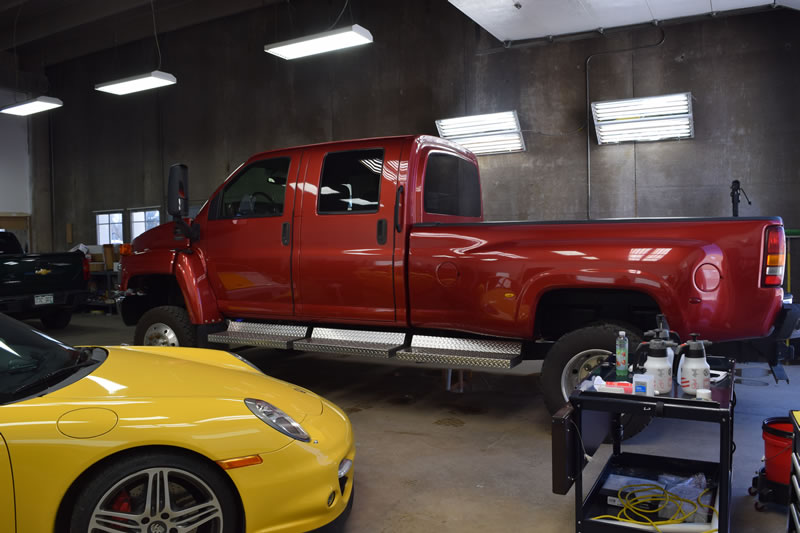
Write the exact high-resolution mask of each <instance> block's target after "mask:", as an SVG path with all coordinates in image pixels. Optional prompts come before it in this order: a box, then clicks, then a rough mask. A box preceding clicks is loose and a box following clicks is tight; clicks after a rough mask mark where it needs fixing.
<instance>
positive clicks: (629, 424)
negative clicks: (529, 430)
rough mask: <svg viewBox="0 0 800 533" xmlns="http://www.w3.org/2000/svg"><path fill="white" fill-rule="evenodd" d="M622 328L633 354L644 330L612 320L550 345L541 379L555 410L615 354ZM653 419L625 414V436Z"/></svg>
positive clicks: (549, 401) (552, 408)
mask: <svg viewBox="0 0 800 533" xmlns="http://www.w3.org/2000/svg"><path fill="white" fill-rule="evenodd" d="M620 331H624V332H625V334H626V336H627V337H628V346H629V352H630V353H631V354H633V353H634V352H635V350H636V347H637V346H638V345H639V343H640V342H641V338H642V336H641V333H640V332H638V331H636V330H634V329H633V328H632V327H631V326H625V325H620V324H612V323H602V324H596V325H592V326H587V327H585V328H581V329H576V330H575V331H571V332H569V333H566V334H565V335H563V336H562V337H561V338H560V339H558V341H556V343H555V344H554V345H553V347H552V348H550V351H549V352H548V353H547V357H545V360H544V363H543V364H542V376H541V379H542V392H543V394H544V401H545V404H546V405H547V409H548V410H549V411H550V412H551V413H555V412H556V411H558V410H559V409H560V408H561V407H563V406H564V404H565V403H566V402H567V401H568V400H569V395H570V394H571V393H572V391H573V390H574V389H575V388H576V387H577V386H578V385H579V384H580V382H581V381H583V379H584V378H585V377H587V376H588V375H589V374H591V372H592V370H594V369H595V368H597V367H598V366H599V365H601V364H602V363H603V362H604V361H606V359H608V357H609V356H611V355H612V354H613V351H614V349H615V342H616V338H617V336H618V335H619V332H620ZM650 420H651V418H650V417H647V416H625V415H623V417H622V424H623V426H624V430H623V437H624V438H629V437H632V436H633V435H636V434H637V433H639V432H640V431H641V430H643V429H644V428H645V427H647V425H648V424H649V423H650Z"/></svg>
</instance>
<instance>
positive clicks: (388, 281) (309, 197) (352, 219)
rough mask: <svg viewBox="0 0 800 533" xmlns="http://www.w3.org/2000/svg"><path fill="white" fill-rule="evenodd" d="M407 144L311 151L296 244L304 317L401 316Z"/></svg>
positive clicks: (369, 318) (381, 318)
mask: <svg viewBox="0 0 800 533" xmlns="http://www.w3.org/2000/svg"><path fill="white" fill-rule="evenodd" d="M400 148H401V143H400V142H397V141H386V140H384V141H382V142H381V141H375V142H374V143H370V142H364V141H360V142H358V143H352V144H350V145H348V144H342V145H337V146H336V147H335V148H329V150H328V151H324V150H321V149H320V150H312V151H309V159H308V165H307V168H306V171H305V183H304V187H303V206H302V220H301V221H300V229H299V234H300V237H299V247H298V248H297V250H298V252H297V254H298V255H297V276H296V283H297V289H298V297H297V303H298V306H297V313H298V315H299V316H303V317H309V318H321V319H328V320H336V321H341V322H347V321H348V320H352V321H355V322H364V321H372V322H384V323H394V322H395V319H396V317H395V295H394V283H393V275H394V270H393V258H392V255H393V253H392V252H393V250H394V239H395V235H396V233H395V231H394V229H393V228H394V218H393V217H394V205H395V201H396V198H395V196H396V194H395V193H396V190H397V173H398V165H399V158H400ZM399 260H402V258H399Z"/></svg>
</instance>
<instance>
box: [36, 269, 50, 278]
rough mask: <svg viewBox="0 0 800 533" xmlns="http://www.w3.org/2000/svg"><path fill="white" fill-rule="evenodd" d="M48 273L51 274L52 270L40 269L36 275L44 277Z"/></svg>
mask: <svg viewBox="0 0 800 533" xmlns="http://www.w3.org/2000/svg"><path fill="white" fill-rule="evenodd" d="M50 272H52V270H48V269H46V268H40V269H39V270H37V271H36V274H38V275H39V276H46V275H48V274H49V273H50Z"/></svg>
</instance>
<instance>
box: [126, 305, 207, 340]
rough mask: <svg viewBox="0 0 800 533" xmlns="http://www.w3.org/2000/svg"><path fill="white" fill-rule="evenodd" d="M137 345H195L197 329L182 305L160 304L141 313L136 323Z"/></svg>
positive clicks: (134, 338)
mask: <svg viewBox="0 0 800 533" xmlns="http://www.w3.org/2000/svg"><path fill="white" fill-rule="evenodd" d="M133 343H134V344H135V345H137V346H197V331H196V328H195V326H194V324H192V323H191V321H189V313H187V312H186V309H184V308H183V307H177V306H174V305H162V306H161V307H154V308H153V309H150V310H149V311H148V312H146V313H145V314H143V315H142V318H140V319H139V322H138V323H137V324H136V331H135V332H134V334H133Z"/></svg>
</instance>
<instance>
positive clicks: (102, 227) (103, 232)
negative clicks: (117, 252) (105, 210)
mask: <svg viewBox="0 0 800 533" xmlns="http://www.w3.org/2000/svg"><path fill="white" fill-rule="evenodd" d="M97 244H108V225H106V224H98V225H97Z"/></svg>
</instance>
